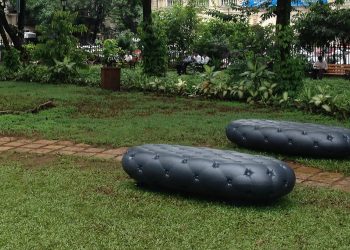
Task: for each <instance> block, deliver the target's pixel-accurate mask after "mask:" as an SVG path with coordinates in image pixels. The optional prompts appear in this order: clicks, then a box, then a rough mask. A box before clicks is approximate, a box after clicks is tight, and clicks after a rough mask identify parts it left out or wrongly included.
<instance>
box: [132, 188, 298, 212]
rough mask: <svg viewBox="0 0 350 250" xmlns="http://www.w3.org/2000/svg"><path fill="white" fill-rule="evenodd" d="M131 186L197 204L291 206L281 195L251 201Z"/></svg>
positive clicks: (260, 206) (254, 206) (280, 207)
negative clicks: (270, 198) (275, 197)
mask: <svg viewBox="0 0 350 250" xmlns="http://www.w3.org/2000/svg"><path fill="white" fill-rule="evenodd" d="M133 188H134V189H135V190H138V191H141V192H147V193H152V194H155V195H157V196H161V197H163V198H166V197H169V196H171V197H173V198H175V199H181V200H185V201H194V202H196V203H199V204H203V203H213V204H215V205H224V206H230V207H231V206H235V207H242V208H259V209H262V210H265V209H271V208H276V207H278V208H279V209H283V210H289V209H290V208H292V207H293V203H292V202H291V200H290V199H289V198H288V197H282V198H280V199H277V200H260V201H252V200H248V199H242V198H240V199H234V200H231V199H228V198H224V197H220V196H216V195H214V194H211V195H203V194H199V193H193V192H187V191H178V190H173V189H167V188H160V187H154V186H149V185H144V184H141V183H134V185H133Z"/></svg>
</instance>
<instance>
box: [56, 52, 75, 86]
mask: <svg viewBox="0 0 350 250" xmlns="http://www.w3.org/2000/svg"><path fill="white" fill-rule="evenodd" d="M49 71H50V79H49V81H50V82H54V83H74V79H75V78H76V77H77V76H78V71H77V65H76V63H75V62H73V61H71V60H70V58H68V57H65V58H64V59H63V61H58V60H55V66H52V67H50V68H49Z"/></svg>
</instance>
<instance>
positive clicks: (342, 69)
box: [324, 64, 350, 79]
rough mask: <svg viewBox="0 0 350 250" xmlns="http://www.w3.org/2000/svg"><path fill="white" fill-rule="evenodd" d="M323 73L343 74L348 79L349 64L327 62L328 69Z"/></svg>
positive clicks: (330, 74) (329, 74)
mask: <svg viewBox="0 0 350 250" xmlns="http://www.w3.org/2000/svg"><path fill="white" fill-rule="evenodd" d="M324 75H328V76H345V77H346V78H348V79H350V64H328V70H327V71H326V72H325V73H324Z"/></svg>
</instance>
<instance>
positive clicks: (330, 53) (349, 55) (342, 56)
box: [293, 43, 350, 64]
mask: <svg viewBox="0 0 350 250" xmlns="http://www.w3.org/2000/svg"><path fill="white" fill-rule="evenodd" d="M293 52H294V54H299V55H302V56H304V57H305V58H306V60H307V61H308V62H310V63H314V62H316V61H317V58H318V57H319V56H322V57H323V58H324V59H325V60H326V61H327V62H328V63H330V64H350V45H347V46H343V45H342V44H339V43H332V44H330V45H328V46H322V47H320V46H305V47H304V48H296V49H294V51H293Z"/></svg>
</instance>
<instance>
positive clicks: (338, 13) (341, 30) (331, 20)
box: [296, 3, 350, 63]
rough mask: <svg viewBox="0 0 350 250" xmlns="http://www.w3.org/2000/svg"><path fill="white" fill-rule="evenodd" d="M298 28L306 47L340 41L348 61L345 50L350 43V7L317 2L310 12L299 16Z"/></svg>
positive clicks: (300, 39) (300, 37)
mask: <svg viewBox="0 0 350 250" xmlns="http://www.w3.org/2000/svg"><path fill="white" fill-rule="evenodd" d="M296 28H297V31H298V34H299V35H298V38H299V41H300V44H301V45H302V46H304V47H308V46H310V45H317V46H328V45H329V44H330V43H332V42H340V44H341V45H342V49H343V60H344V63H346V57H345V53H344V52H345V50H346V46H347V45H348V44H349V43H350V9H345V8H337V6H332V5H330V4H323V3H316V4H314V5H313V6H311V8H310V11H309V12H308V13H305V14H303V15H301V16H300V17H299V18H298V20H297V22H296Z"/></svg>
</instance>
